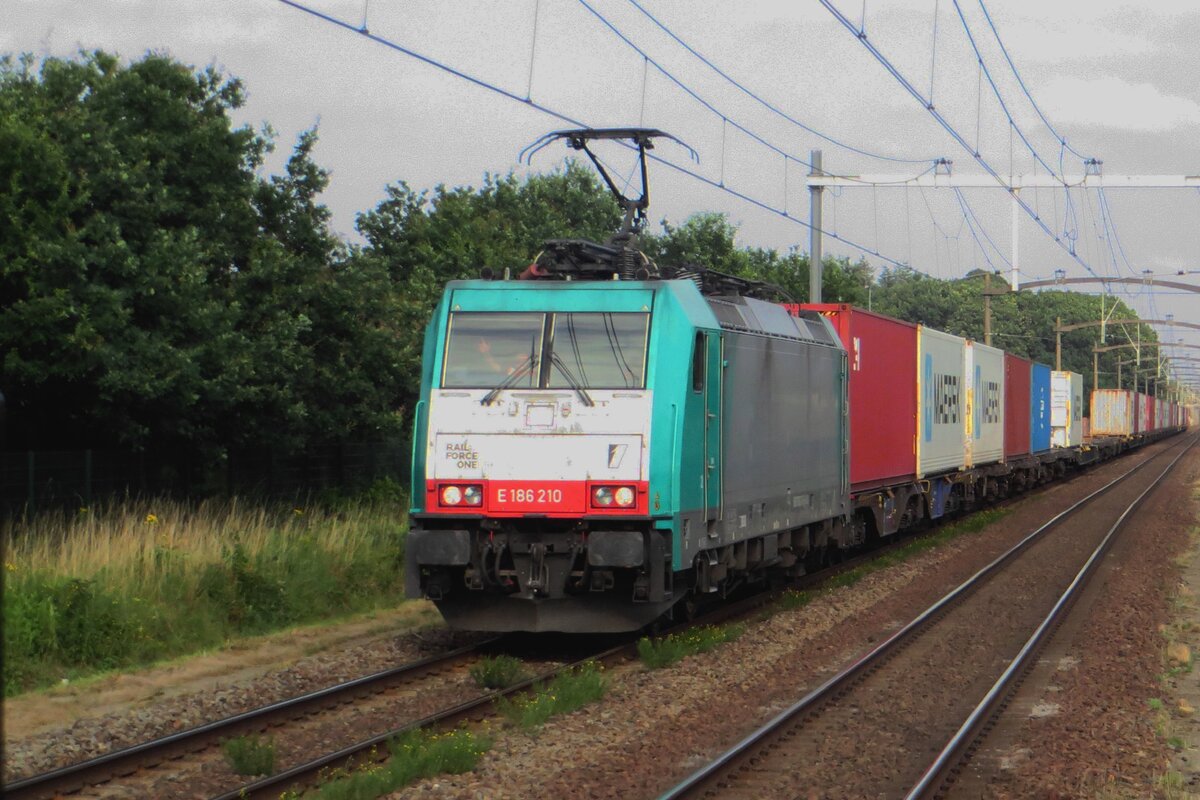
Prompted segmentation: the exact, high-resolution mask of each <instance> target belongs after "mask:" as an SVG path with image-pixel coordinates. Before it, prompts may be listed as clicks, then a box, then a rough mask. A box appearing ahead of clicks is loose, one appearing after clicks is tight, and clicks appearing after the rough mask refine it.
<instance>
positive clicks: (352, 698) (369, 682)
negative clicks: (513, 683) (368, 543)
mask: <svg viewBox="0 0 1200 800" xmlns="http://www.w3.org/2000/svg"><path fill="white" fill-rule="evenodd" d="M499 641H500V639H499V637H497V638H491V639H487V640H484V641H482V642H478V643H476V644H473V645H469V646H466V647H461V648H457V649H455V650H452V651H449V652H447V653H443V654H440V655H436V656H431V657H429V658H425V659H421V660H420V661H415V662H412V663H409V664H405V665H403V666H399V667H394V668H392V669H387V670H383V671H380V672H376V673H373V674H371V675H367V676H364V677H362V678H358V679H355V680H352V681H346V682H344V683H340V684H337V685H335V686H330V687H327V688H324V689H319V690H317V691H313V692H309V693H306V694H303V695H299V696H297V697H293V698H289V699H287V700H282V701H280V702H277V703H272V704H270V705H266V706H262V707H260V708H256V709H252V710H250V711H247V712H244V713H241V714H236V715H233V716H230V717H226V718H224V719H220V720H216V721H214V722H210V723H208V724H205V725H199V726H197V727H195V728H190V729H188V730H184V731H180V732H179V733H176V734H172V735H169V736H164V737H160V738H158V739H153V740H151V741H148V742H144V743H142V744H138V745H134V746H132V747H128V748H123V749H121V750H116V751H113V752H111V753H106V754H104V755H102V756H98V757H96V758H93V759H89V760H87V761H82V762H79V763H77V764H71V765H69V766H65V767H62V768H60V769H56V770H52V771H50V772H46V773H42V774H40V775H34V776H31V777H29V778H25V779H22V780H18V781H14V782H12V783H9V784H6V785H5V786H4V796H5V797H8V798H21V799H22V800H24V799H25V798H29V799H30V800H33V799H34V798H48V797H57V796H59V795H63V794H70V793H73V792H78V791H80V790H81V789H85V788H87V787H89V786H96V785H101V784H105V783H108V782H110V781H113V780H114V779H117V778H122V777H126V776H130V775H133V774H135V773H137V772H139V771H141V770H146V769H149V768H153V767H156V766H159V765H164V764H168V763H170V762H172V761H177V760H179V759H181V758H184V757H185V756H188V755H189V754H195V753H199V752H202V751H205V750H208V749H210V748H213V747H215V746H216V745H218V744H219V743H220V742H221V741H223V740H225V739H228V738H231V737H236V736H241V735H244V734H247V733H255V732H260V731H264V730H268V729H271V728H275V727H278V726H281V725H285V724H288V723H290V722H292V721H295V720H298V719H302V718H305V717H309V716H312V715H314V714H320V713H323V712H327V711H329V710H331V709H336V708H337V707H339V706H343V705H346V704H348V703H354V702H357V701H360V700H362V699H363V698H366V697H370V696H373V695H379V694H382V693H385V692H395V691H398V690H404V689H412V688H414V687H418V686H419V685H420V683H421V682H422V681H424V680H426V679H429V678H436V677H438V676H441V675H445V674H446V673H449V672H451V671H455V670H462V669H465V668H466V667H467V666H468V665H469V664H470V663H473V662H474V661H476V660H478V659H479V658H480V657H481V656H482V655H483V654H484V653H486V652H487V650H488V648H490V647H494V646H495V645H496V644H497V643H498V642H499Z"/></svg>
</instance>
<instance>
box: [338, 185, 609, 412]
mask: <svg viewBox="0 0 1200 800" xmlns="http://www.w3.org/2000/svg"><path fill="white" fill-rule="evenodd" d="M620 221H621V217H620V213H619V210H618V208H617V205H616V203H615V202H614V201H613V200H612V198H611V196H610V195H609V194H608V193H607V192H606V191H605V190H604V188H603V187H601V185H600V183H599V181H598V180H597V179H596V177H595V175H594V174H593V173H592V172H591V171H590V170H588V169H586V168H584V167H582V166H580V165H579V164H577V163H575V162H568V164H567V166H566V168H565V169H563V170H562V171H558V172H553V173H550V174H545V175H532V176H530V177H528V178H527V179H525V180H524V181H518V180H517V178H516V177H515V176H513V175H511V174H510V175H508V176H506V177H497V176H493V175H487V176H484V181H483V185H482V186H481V187H480V188H479V189H474V188H471V187H458V188H454V189H448V188H446V187H445V186H438V187H436V188H435V189H434V190H433V191H432V192H416V191H414V190H412V189H411V188H410V187H409V186H408V185H407V184H405V183H398V184H393V185H391V186H389V187H388V189H387V197H386V198H385V199H384V200H383V201H382V202H381V203H380V204H379V205H378V206H376V207H375V208H374V209H372V210H370V211H367V212H364V213H362V214H360V215H359V216H358V230H359V232H360V233H362V235H363V236H364V237H365V238H366V240H367V244H366V246H365V247H363V248H361V249H360V250H358V251H356V252H355V253H354V255H353V256H352V258H351V259H350V263H351V264H352V265H353V266H354V268H355V269H359V270H363V271H368V272H371V273H373V274H380V273H386V274H387V275H388V276H390V279H391V280H392V281H393V282H394V283H395V285H396V291H397V296H396V298H395V304H394V306H393V312H394V313H395V315H396V317H395V319H396V324H395V328H396V336H395V339H394V340H393V341H392V343H391V346H392V347H393V348H394V351H393V355H394V359H395V361H396V370H397V374H400V375H404V376H406V381H405V383H404V386H403V388H402V389H400V390H399V393H398V402H399V403H400V404H401V405H409V404H411V402H412V401H413V400H414V398H415V396H416V390H417V386H418V383H419V376H420V361H421V345H422V341H423V338H424V333H425V326H426V325H427V324H428V322H429V318H430V316H431V315H432V313H433V308H434V307H435V306H436V305H437V301H438V298H439V297H441V293H442V290H443V288H444V286H445V284H446V282H447V281H451V280H457V279H464V278H476V277H478V276H479V274H480V270H481V269H482V268H483V267H491V268H492V269H493V270H495V272H496V273H497V274H502V273H503V271H504V270H506V269H507V270H509V271H510V272H512V273H514V274H515V273H518V272H520V271H521V270H523V269H524V268H525V267H526V266H528V265H529V264H530V263H531V262H532V261H533V260H534V258H535V257H536V256H537V253H538V251H539V250H540V249H541V246H542V244H543V243H544V242H545V241H546V240H548V239H563V238H586V239H593V240H599V241H604V240H605V239H607V238H608V236H610V235H611V234H612V233H613V232H614V231H616V230H617V228H618V226H619V225H620Z"/></svg>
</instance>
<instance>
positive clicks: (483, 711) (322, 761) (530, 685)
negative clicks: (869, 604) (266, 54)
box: [212, 562, 849, 800]
mask: <svg viewBox="0 0 1200 800" xmlns="http://www.w3.org/2000/svg"><path fill="white" fill-rule="evenodd" d="M844 566H846V567H849V562H847V563H846V565H844ZM840 571H841V570H828V571H822V572H821V573H819V574H815V575H813V576H812V578H813V581H814V582H816V581H820V580H828V579H829V578H830V577H832V576H833V575H835V574H837V573H838V572H840ZM777 596H778V593H777V592H762V593H759V594H756V595H753V596H750V597H747V598H745V599H743V600H741V601H738V602H735V603H730V604H727V605H722V606H717V607H715V608H714V609H712V610H711V611H710V612H708V613H705V614H704V615H703V616H701V617H698V618H696V619H695V620H692V621H690V622H685V623H681V624H678V625H674V626H671V627H670V628H668V629H666V630H664V631H663V632H662V635H667V634H671V633H677V632H680V631H683V630H687V629H689V628H692V627H694V626H697V625H712V624H716V623H721V622H726V621H729V620H732V619H735V618H738V617H743V616H746V615H748V614H750V613H751V612H752V611H756V610H757V609H760V608H762V607H763V606H766V605H769V604H770V603H771V602H773V601H774V600H775V599H776V597H777ZM639 638H640V637H632V638H631V639H630V640H629V641H627V642H624V643H622V644H618V645H616V646H614V647H610V648H608V649H607V650H603V651H600V652H598V653H594V654H592V655H590V656H587V657H585V658H581V659H579V660H577V661H573V662H571V663H569V664H564V665H563V666H560V667H557V668H555V669H552V670H548V671H547V672H545V673H543V674H541V675H538V676H536V677H533V678H529V679H528V680H525V681H522V682H520V683H518V684H515V685H513V686H510V687H507V688H505V689H497V690H495V691H493V692H489V693H488V694H485V695H482V696H480V697H477V698H475V699H474V700H469V701H467V702H465V703H462V704H460V705H457V706H454V707H453V708H448V709H444V710H442V711H438V712H436V713H434V714H430V715H429V716H427V717H425V718H423V719H419V720H416V721H415V722H410V723H408V724H406V725H403V726H402V727H399V728H395V729H393V730H389V731H386V732H384V733H380V734H378V735H375V736H371V737H370V738H367V739H363V740H361V741H359V742H355V743H354V744H352V745H349V746H348V747H344V748H342V749H341V750H338V751H337V752H334V753H329V754H327V755H323V756H320V757H318V758H316V759H313V760H312V761H309V762H306V763H304V764H299V765H297V766H295V767H293V768H291V769H289V770H286V771H284V772H281V773H278V774H276V775H270V776H267V777H265V778H261V779H260V780H257V781H255V782H254V783H250V784H246V785H245V786H242V787H239V788H237V789H233V790H231V791H228V792H225V793H224V794H220V795H217V796H215V797H214V798H212V800H267V799H268V798H270V800H274V799H275V798H278V797H279V796H280V794H281V792H284V791H288V790H293V789H297V788H302V787H306V786H311V785H314V784H316V783H317V782H318V781H319V780H320V778H321V777H322V774H323V773H327V771H328V770H331V769H333V768H336V767H339V766H341V767H347V768H349V767H351V766H360V765H362V764H363V763H365V761H367V760H375V761H383V760H385V759H386V758H387V757H388V756H389V753H388V752H387V749H386V748H384V747H381V745H384V744H386V743H387V742H388V741H389V740H391V739H394V738H395V737H397V736H400V735H402V734H405V733H408V732H409V731H413V730H421V729H430V728H438V729H445V728H448V727H451V726H454V725H458V724H461V723H463V722H468V721H472V720H480V719H483V718H486V717H489V716H492V715H493V714H494V713H495V701H496V700H497V699H499V698H504V697H512V696H516V695H519V694H522V693H524V692H528V691H530V690H535V689H536V688H537V686H538V685H544V684H545V683H546V682H547V681H550V680H552V679H553V678H555V677H556V676H558V675H560V674H562V673H564V672H566V671H568V670H572V669H577V668H579V667H581V666H583V665H584V664H587V663H588V662H600V663H602V664H605V665H611V664H616V663H619V662H621V661H629V660H633V659H634V658H637V654H638V653H637V642H638V639H639Z"/></svg>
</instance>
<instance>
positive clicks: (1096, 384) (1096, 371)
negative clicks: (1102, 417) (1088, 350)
mask: <svg viewBox="0 0 1200 800" xmlns="http://www.w3.org/2000/svg"><path fill="white" fill-rule="evenodd" d="M1099 388H1100V354H1099V353H1097V352H1096V351H1095V350H1093V351H1092V391H1093V392H1094V391H1096V390H1097V389H1099Z"/></svg>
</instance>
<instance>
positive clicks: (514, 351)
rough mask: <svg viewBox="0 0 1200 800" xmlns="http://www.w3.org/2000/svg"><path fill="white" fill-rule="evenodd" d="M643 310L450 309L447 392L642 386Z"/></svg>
mask: <svg viewBox="0 0 1200 800" xmlns="http://www.w3.org/2000/svg"><path fill="white" fill-rule="evenodd" d="M649 329H650V315H649V314H648V313H644V312H609V311H605V312H583V313H581V312H565V313H564V312H548V313H524V312H522V313H507V312H478V311H456V312H453V313H451V314H450V322H449V331H448V335H447V339H446V357H445V363H444V366H443V370H442V388H445V389H493V390H494V389H496V388H497V387H501V388H511V389H570V390H580V389H582V390H588V389H644V388H645V386H646V344H647V341H648V339H649Z"/></svg>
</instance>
